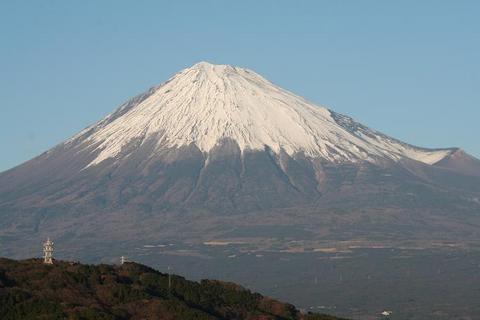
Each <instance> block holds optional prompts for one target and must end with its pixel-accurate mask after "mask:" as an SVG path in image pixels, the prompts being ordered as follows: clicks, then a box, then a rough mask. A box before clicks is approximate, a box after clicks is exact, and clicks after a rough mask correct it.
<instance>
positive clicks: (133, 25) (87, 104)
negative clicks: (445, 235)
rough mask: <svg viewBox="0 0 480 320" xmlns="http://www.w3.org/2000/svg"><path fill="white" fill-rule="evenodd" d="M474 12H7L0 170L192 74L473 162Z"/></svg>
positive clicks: (243, 5) (114, 8)
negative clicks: (261, 80)
mask: <svg viewBox="0 0 480 320" xmlns="http://www.w3.org/2000/svg"><path fill="white" fill-rule="evenodd" d="M479 17H480V1H439V0H435V1H382V0H378V1H365V0H363V1H334V0H332V1H293V0H292V1H280V0H278V1H258V0H255V1H244V0H242V1H220V0H218V1H197V0H192V1H163V2H162V1H63V0H61V1H48V0H43V1H1V2H0V112H1V113H0V146H1V149H0V150H1V157H0V171H3V170H5V169H8V168H10V167H13V166H15V165H17V164H20V163H21V162H23V161H26V160H28V159H30V158H32V157H34V156H35V155H37V154H39V153H41V152H43V151H45V150H47V149H49V148H50V147H53V146H54V145H56V144H57V143H60V142H61V141H63V140H65V139H67V138H68V137H70V136H71V135H73V134H74V133H76V132H78V131H79V130H81V129H82V128H84V127H86V126H87V125H89V124H91V123H93V122H95V121H97V120H99V119H100V118H102V117H103V116H104V115H106V114H108V113H109V112H111V111H113V110H114V109H115V108H116V107H117V106H118V105H119V104H120V103H122V102H123V101H125V100H126V99H127V98H129V97H131V96H133V95H135V94H138V93H140V92H142V91H144V90H145V89H147V88H148V87H150V86H152V85H154V84H158V83H160V82H162V81H164V80H166V79H167V78H168V77H170V76H171V75H173V74H174V73H175V72H177V71H179V70H180V69H182V68H185V67H188V66H190V65H192V64H194V63H196V62H198V61H201V60H206V61H209V62H212V63H221V64H232V65H237V66H243V67H248V68H250V69H253V70H255V71H257V72H258V73H260V74H262V75H264V76H265V77H266V78H268V79H269V80H271V81H273V82H275V83H277V84H279V85H280V86H282V87H284V88H286V89H289V90H291V91H293V92H295V93H297V94H300V95H302V96H304V97H305V98H307V99H309V100H311V101H314V102H316V103H319V104H322V105H325V106H327V107H330V108H331V109H333V110H336V111H338V112H341V113H345V114H348V115H350V116H352V117H354V118H355V119H357V120H359V121H361V122H363V123H364V124H366V125H368V126H370V127H373V128H375V129H378V130H380V131H383V132H384V133H387V134H389V135H392V136H394V137H396V138H399V139H402V140H404V141H406V142H409V143H412V144H416V145H420V146H425V147H450V146H458V147H461V148H463V149H465V150H466V151H467V152H469V153H471V154H473V155H475V156H477V157H480V141H479V138H480V18H479Z"/></svg>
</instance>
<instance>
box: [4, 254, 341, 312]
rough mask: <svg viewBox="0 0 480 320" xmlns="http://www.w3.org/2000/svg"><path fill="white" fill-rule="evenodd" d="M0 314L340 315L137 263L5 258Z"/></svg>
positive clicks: (236, 286)
mask: <svg viewBox="0 0 480 320" xmlns="http://www.w3.org/2000/svg"><path fill="white" fill-rule="evenodd" d="M0 319H2V320H14V319H21V320H29V319H32V320H33V319H72V320H89V319H92V320H121V319H182V320H188V319H196V320H202V319H205V320H206V319H248V320H267V319H278V320H296V319H298V320H335V319H337V320H338V318H335V317H331V316H327V315H316V314H308V315H305V314H302V313H300V312H299V311H298V310H297V309H296V308H295V307H294V306H293V305H290V304H285V303H281V302H278V301H275V300H273V299H270V298H267V297H263V296H261V295H260V294H258V293H252V292H250V291H249V290H246V289H244V288H242V287H240V286H238V285H236V284H233V283H227V282H221V281H216V280H202V281H201V282H193V281H188V280H186V279H184V278H183V277H180V276H176V275H171V281H170V286H169V275H168V274H164V273H160V272H158V271H156V270H153V269H151V268H148V267H146V266H143V265H139V264H136V263H126V264H124V265H122V266H111V265H98V266H94V265H82V264H78V263H71V262H62V261H56V262H55V264H54V265H44V264H43V263H42V262H41V260H39V259H29V260H23V261H15V260H9V259H3V258H0Z"/></svg>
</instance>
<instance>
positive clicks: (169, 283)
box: [168, 266, 172, 292]
mask: <svg viewBox="0 0 480 320" xmlns="http://www.w3.org/2000/svg"><path fill="white" fill-rule="evenodd" d="M171 288H172V274H171V273H170V266H169V267H168V292H170V289H171Z"/></svg>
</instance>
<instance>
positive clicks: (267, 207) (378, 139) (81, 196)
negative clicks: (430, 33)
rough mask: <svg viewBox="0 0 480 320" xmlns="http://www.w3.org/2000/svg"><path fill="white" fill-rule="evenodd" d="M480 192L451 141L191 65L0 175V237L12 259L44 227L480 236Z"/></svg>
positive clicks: (82, 238) (258, 237)
mask: <svg viewBox="0 0 480 320" xmlns="http://www.w3.org/2000/svg"><path fill="white" fill-rule="evenodd" d="M479 199H480V162H479V161H478V160H477V159H475V158H473V157H471V156H469V155H467V154H466V153H464V152H463V151H461V150H459V149H426V148H420V147H415V146H413V145H410V144H407V143H404V142H401V141H399V140H396V139H394V138H391V137H388V136H386V135H384V134H382V133H380V132H377V131H375V130H372V129H370V128H368V127H366V126H364V125H362V124H360V123H358V122H355V121H354V120H353V119H351V118H349V117H348V116H345V115H341V114H338V113H335V112H334V111H331V110H329V109H327V108H324V107H321V106H317V105H315V104H313V103H311V102H308V101H306V100H305V99H303V98H301V97H299V96H297V95H295V94H293V93H291V92H289V91H286V90H284V89H282V88H280V87H278V86H276V85H274V84H273V83H271V82H269V81H268V80H266V79H264V78H263V77H261V76H260V75H258V74H256V73H255V72H253V71H251V70H248V69H243V68H237V67H232V66H227V65H212V64H209V63H205V62H201V63H198V64H196V65H194V66H192V67H191V68H187V69H185V70H183V71H180V72H179V73H177V74H175V75H174V76H173V77H172V78H170V79H169V80H167V81H166V82H164V83H162V84H160V85H158V86H155V87H153V88H151V89H149V90H148V91H146V92H145V93H143V94H141V95H139V96H137V97H134V98H132V99H131V100H129V101H127V102H126V103H125V104H123V105H122V106H120V107H119V108H118V109H117V110H116V111H115V112H113V113H112V114H110V115H108V116H107V117H105V118H104V119H103V120H101V121H99V122H98V123H96V124H93V125H92V126H90V127H88V128H86V129H85V130H83V131H82V132H80V133H79V134H77V135H75V136H74V137H72V138H71V139H69V140H68V141H66V142H64V143H62V144H60V145H58V146H56V147H55V148H53V149H51V150H49V151H47V152H45V153H44V154H41V155H40V156H38V157H36V158H34V159H32V160H30V161H28V162H26V163H24V164H22V165H20V166H18V167H16V168H13V169H11V170H8V171H6V172H3V173H1V174H0V243H1V244H2V246H3V247H2V250H3V252H5V254H6V255H10V256H14V257H19V258H20V257H24V256H25V254H27V255H28V253H31V252H32V250H36V247H37V246H38V239H39V238H40V237H41V238H46V237H47V236H50V237H53V238H55V239H60V240H61V241H62V242H63V243H64V245H65V246H68V247H69V251H70V252H72V253H75V255H76V256H80V257H82V255H84V256H83V257H84V258H91V257H92V252H91V251H90V250H88V248H95V250H96V251H95V253H93V255H95V256H96V255H102V256H108V255H112V254H113V255H120V252H117V253H115V249H116V248H117V249H119V248H125V247H128V248H132V250H134V249H133V248H137V247H138V246H142V245H143V244H144V243H145V242H146V241H152V242H155V243H159V241H162V240H165V241H178V242H181V243H189V244H192V243H195V244H201V243H203V242H204V241H206V242H209V241H211V240H215V239H223V240H225V241H227V242H228V241H236V242H238V241H241V242H242V241H243V242H246V243H250V244H251V245H252V246H254V247H255V246H259V247H262V248H263V249H268V250H273V249H272V248H275V250H282V248H283V249H285V246H287V247H288V246H289V243H291V242H289V241H291V240H294V241H297V242H295V243H304V242H305V243H307V242H308V243H309V245H310V246H314V245H315V244H316V243H322V244H324V243H325V242H328V241H333V242H334V243H336V240H338V239H349V240H362V241H384V242H392V241H395V242H396V244H399V243H402V241H404V240H405V241H407V240H408V241H410V240H411V239H415V241H420V242H421V243H422V245H424V244H425V243H433V242H434V240H436V239H442V241H444V240H445V239H450V240H452V241H462V242H464V241H466V239H465V238H466V237H467V235H468V237H470V238H471V240H472V241H477V238H480V236H479V235H478V228H476V227H475V226H477V225H479V224H480V217H479V216H478V212H480V200H479ZM367 235H368V236H367ZM459 235H461V237H459ZM17 239H22V242H21V243H19V242H17V241H16V240H17ZM379 239H380V240H379ZM302 241H303V242H302ZM392 245H393V244H392ZM135 252H136V251H135ZM121 254H128V252H123V251H122V252H121Z"/></svg>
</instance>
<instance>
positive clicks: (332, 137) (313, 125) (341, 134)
mask: <svg viewBox="0 0 480 320" xmlns="http://www.w3.org/2000/svg"><path fill="white" fill-rule="evenodd" d="M86 133H87V134H86ZM76 138H77V140H78V141H81V143H83V144H85V145H89V144H91V145H95V146H96V148H95V150H97V151H99V153H98V155H97V156H96V157H95V159H93V161H92V162H91V163H90V165H95V164H98V163H100V162H102V161H104V160H105V159H109V158H114V157H116V156H119V155H120V154H121V153H122V149H124V148H125V147H126V146H128V145H129V144H130V143H132V141H136V142H137V143H140V144H143V143H146V142H147V141H151V140H154V141H155V144H156V146H155V148H154V149H155V150H158V149H162V148H165V147H168V148H172V147H180V146H188V145H190V144H194V145H195V146H197V147H198V148H199V149H200V150H201V151H202V152H204V153H208V152H209V151H211V150H212V149H213V148H214V147H215V146H216V145H217V144H218V143H219V142H222V141H223V140H225V139H228V140H232V141H234V142H235V143H236V144H237V145H238V147H239V148H240V151H241V152H245V151H254V150H264V149H265V148H268V149H270V150H272V151H273V152H274V153H276V154H279V153H280V152H281V151H284V152H286V153H287V154H288V155H290V156H293V155H295V154H296V153H303V154H304V155H305V156H308V157H314V158H322V159H325V160H328V161H334V162H345V161H350V162H357V161H363V160H366V161H370V162H375V161H376V160H378V159H383V158H387V159H394V160H398V159H401V158H410V159H414V160H417V161H421V162H424V163H428V164H433V163H435V162H438V161H440V160H442V159H443V158H445V157H446V156H447V155H449V154H450V153H451V152H452V149H442V150H429V149H423V148H417V147H413V146H410V145H408V144H405V143H402V142H400V141H397V140H395V139H392V138H389V137H387V136H385V135H383V134H380V133H378V132H376V131H374V130H371V129H368V128H366V127H365V126H362V125H360V124H358V123H356V122H355V121H353V120H352V119H350V118H348V117H346V116H343V115H339V114H337V113H335V112H333V111H330V110H328V109H326V108H324V107H321V106H317V105H314V104H313V103H311V102H308V101H306V100H305V99H303V98H301V97H299V96H297V95H295V94H293V93H291V92H289V91H286V90H284V89H282V88H280V87H278V86H276V85H274V84H273V83H271V82H270V81H268V80H266V79H265V78H263V77H262V76H260V75H258V74H257V73H255V72H253V71H251V70H248V69H243V68H238V67H232V66H228V65H213V64H209V63H206V62H200V63H197V64H195V65H194V66H192V67H191V68H187V69H185V70H183V71H181V72H179V73H177V74H176V75H174V76H173V77H172V78H171V79H169V80H168V81H167V82H165V83H163V84H161V85H159V86H157V87H154V88H152V89H150V90H149V91H148V92H147V93H145V94H143V95H142V96H141V98H139V99H136V100H134V101H133V103H132V102H130V103H127V104H126V105H124V106H122V107H121V108H120V109H118V110H117V111H116V112H115V113H113V114H112V115H110V116H108V117H107V118H105V119H104V120H102V121H100V122H99V123H97V124H95V125H93V126H92V127H89V128H87V129H86V130H85V131H84V132H82V133H81V134H80V135H79V136H77V137H76Z"/></svg>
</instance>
